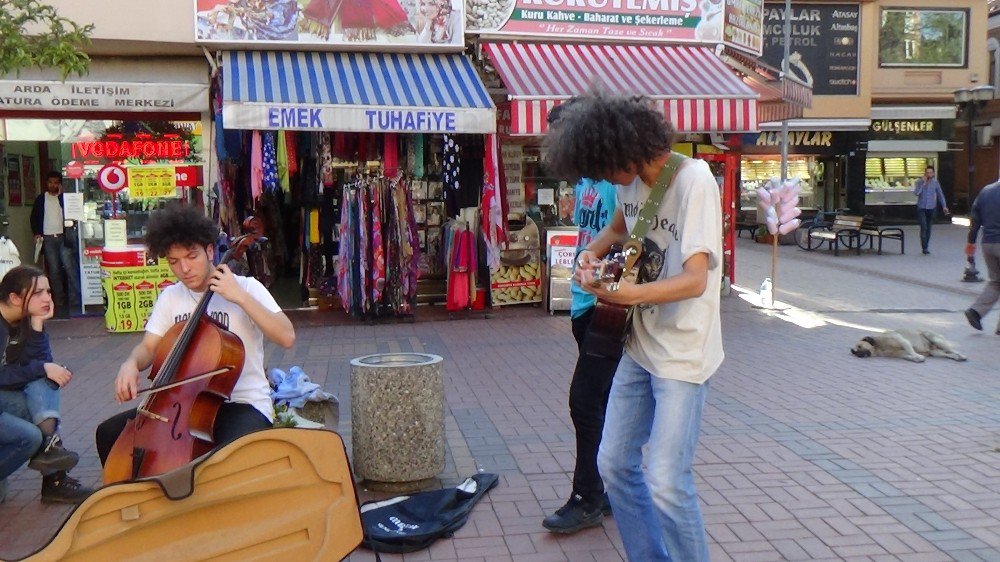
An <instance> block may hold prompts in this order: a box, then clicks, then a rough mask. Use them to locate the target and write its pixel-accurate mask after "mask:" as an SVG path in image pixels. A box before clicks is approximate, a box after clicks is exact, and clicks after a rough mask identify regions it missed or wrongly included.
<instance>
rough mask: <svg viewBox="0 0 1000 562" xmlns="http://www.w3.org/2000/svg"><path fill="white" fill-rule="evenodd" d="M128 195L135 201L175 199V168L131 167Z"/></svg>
mask: <svg viewBox="0 0 1000 562" xmlns="http://www.w3.org/2000/svg"><path fill="white" fill-rule="evenodd" d="M128 193H129V197H131V198H133V199H145V198H159V197H173V196H175V195H176V194H177V179H176V176H175V175H174V167H173V166H130V167H129V169H128Z"/></svg>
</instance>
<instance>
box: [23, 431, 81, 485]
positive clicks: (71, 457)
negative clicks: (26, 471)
mask: <svg viewBox="0 0 1000 562" xmlns="http://www.w3.org/2000/svg"><path fill="white" fill-rule="evenodd" d="M78 462H80V455H78V454H76V453H74V452H73V451H68V450H66V448H65V447H63V446H62V439H61V438H60V437H59V435H51V436H49V437H47V438H46V439H45V440H44V441H42V447H41V448H40V449H38V452H37V453H35V456H34V457H32V458H31V460H30V461H28V468H30V469H32V470H37V471H38V472H41V473H42V475H43V476H44V475H47V474H52V473H54V472H59V471H60V470H70V469H71V468H73V467H74V466H76V463H78Z"/></svg>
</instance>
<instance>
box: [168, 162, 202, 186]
mask: <svg viewBox="0 0 1000 562" xmlns="http://www.w3.org/2000/svg"><path fill="white" fill-rule="evenodd" d="M174 180H175V182H176V184H177V187H198V186H200V185H201V184H202V180H201V166H177V167H176V168H174Z"/></svg>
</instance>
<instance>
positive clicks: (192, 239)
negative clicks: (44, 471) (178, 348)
mask: <svg viewBox="0 0 1000 562" xmlns="http://www.w3.org/2000/svg"><path fill="white" fill-rule="evenodd" d="M218 235H219V228H218V227H217V226H216V225H215V224H214V223H213V222H212V221H211V219H209V218H208V217H206V216H205V214H204V213H203V212H202V211H201V210H199V209H197V208H194V207H185V206H179V205H176V206H171V207H168V208H167V209H163V210H160V211H157V212H155V213H153V215H152V216H151V217H150V219H149V222H148V223H147V230H146V244H147V246H148V248H149V251H150V252H152V253H154V254H155V255H157V256H159V257H160V258H161V259H163V258H166V260H167V263H168V264H169V265H170V271H172V272H173V274H174V276H176V277H177V280H178V281H179V282H178V283H177V284H175V285H172V286H170V287H167V288H166V289H165V290H164V291H163V292H162V293H160V295H159V297H158V298H157V299H156V303H155V304H154V305H153V310H152V312H151V313H150V316H149V320H148V322H147V323H146V333H145V334H144V335H143V338H142V340H141V341H140V342H139V344H138V345H136V346H135V347H134V348H133V349H132V352H131V353H129V356H128V358H127V359H126V360H125V361H124V362H123V363H122V364H121V367H120V368H119V369H118V377H117V378H116V379H115V399H116V400H117V401H118V403H119V404H121V403H124V402H128V401H130V400H132V399H134V398H135V397H136V395H137V392H138V386H139V373H140V372H142V371H144V370H146V369H148V368H149V367H150V365H151V364H152V362H153V359H154V355H155V351H156V349H157V345H158V344H159V343H160V341H161V339H162V338H163V335H164V334H165V333H166V332H167V330H168V329H169V328H170V327H171V326H173V325H174V324H175V323H177V322H181V321H183V320H186V319H187V318H189V317H190V316H191V313H192V312H193V311H194V309H195V307H196V306H197V305H198V302H199V301H200V300H201V297H202V295H204V293H205V291H214V292H215V295H214V296H213V297H212V300H211V302H210V303H209V307H208V311H207V312H208V315H209V316H211V317H212V318H214V319H215V320H216V321H218V322H219V323H221V324H222V325H223V326H224V327H225V328H226V329H227V330H229V331H230V332H233V333H234V334H236V335H237V336H238V337H239V338H240V339H241V340H242V341H243V345H244V348H245V352H246V360H245V362H244V366H243V371H242V372H241V373H240V377H239V380H238V381H237V383H236V386H235V387H234V388H233V392H232V394H231V396H230V400H229V401H228V402H225V403H224V404H223V405H222V407H221V408H220V409H219V412H218V416H217V417H216V420H215V426H214V431H213V434H214V435H213V436H214V440H215V444H216V446H221V445H224V444H226V443H229V442H230V441H233V440H235V439H237V438H239V437H241V436H243V435H245V434H247V433H250V432H251V431H254V430H257V429H265V428H268V427H271V425H272V423H273V421H274V408H273V406H272V403H271V396H270V391H271V389H270V386H269V385H268V381H267V376H266V375H265V373H264V337H267V339H269V340H271V341H272V342H274V343H276V344H278V345H280V346H282V347H283V348H285V349H288V348H291V347H292V344H294V343H295V329H294V328H293V327H292V323H291V321H290V320H289V319H288V316H286V315H285V313H283V312H282V311H281V307H279V306H278V303H277V302H275V300H274V297H272V296H271V294H270V293H269V292H268V291H267V289H266V288H265V287H264V286H263V285H262V284H261V283H260V282H259V281H257V280H256V279H254V278H252V277H243V276H240V275H235V274H234V273H233V272H232V271H231V270H230V269H229V266H227V265H225V264H223V265H220V266H219V267H214V265H213V264H214V261H213V258H214V256H215V246H214V243H215V241H216V240H217V238H218ZM135 415H136V410H135V409H134V408H133V409H132V410H129V411H127V412H122V413H121V414H118V415H116V416H114V417H112V418H109V419H107V420H105V421H104V422H102V423H101V424H100V425H99V426H98V427H97V436H96V438H97V453H98V455H99V456H100V458H101V465H104V464H105V462H106V461H107V458H108V455H109V454H110V452H111V449H112V447H113V446H114V444H115V441H116V440H117V439H118V436H119V434H121V432H122V430H123V428H124V427H125V424H126V423H127V422H128V420H129V419H131V418H134V417H135Z"/></svg>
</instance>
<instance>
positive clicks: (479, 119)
mask: <svg viewBox="0 0 1000 562" xmlns="http://www.w3.org/2000/svg"><path fill="white" fill-rule="evenodd" d="M222 121H223V123H224V124H225V126H226V128H227V129H261V130H278V129H285V130H293V131H359V132H379V133H473V134H486V133H495V132H496V125H497V118H496V111H495V110H494V109H492V108H490V109H470V108H450V107H441V108H438V107H385V106H331V105H283V104H267V103H243V102H226V105H225V106H223V108H222Z"/></svg>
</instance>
